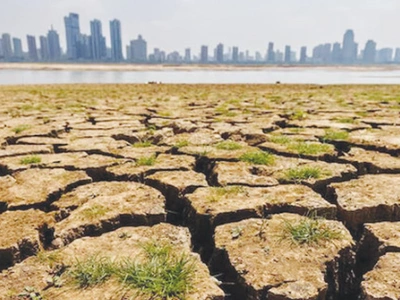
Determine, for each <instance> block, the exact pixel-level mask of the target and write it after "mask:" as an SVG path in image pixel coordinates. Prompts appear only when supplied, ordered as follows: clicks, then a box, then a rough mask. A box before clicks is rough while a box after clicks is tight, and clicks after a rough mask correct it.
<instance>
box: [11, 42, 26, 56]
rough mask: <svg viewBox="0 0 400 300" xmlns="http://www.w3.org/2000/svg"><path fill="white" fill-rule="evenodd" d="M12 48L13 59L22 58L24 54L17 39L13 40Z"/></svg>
mask: <svg viewBox="0 0 400 300" xmlns="http://www.w3.org/2000/svg"><path fill="white" fill-rule="evenodd" d="M13 46H14V57H15V58H16V59H18V60H21V59H23V58H24V52H23V51H22V41H21V39H18V38H13Z"/></svg>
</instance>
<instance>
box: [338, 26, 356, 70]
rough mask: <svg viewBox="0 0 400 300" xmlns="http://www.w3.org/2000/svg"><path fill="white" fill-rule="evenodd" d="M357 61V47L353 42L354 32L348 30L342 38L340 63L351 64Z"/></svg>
mask: <svg viewBox="0 0 400 300" xmlns="http://www.w3.org/2000/svg"><path fill="white" fill-rule="evenodd" d="M356 59H357V45H356V43H355V42H354V32H353V30H351V29H349V30H347V31H346V33H345V34H344V37H343V50H342V63H344V64H352V63H355V62H356Z"/></svg>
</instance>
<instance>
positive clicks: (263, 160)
mask: <svg viewBox="0 0 400 300" xmlns="http://www.w3.org/2000/svg"><path fill="white" fill-rule="evenodd" d="M239 160H240V161H243V162H246V163H249V164H253V165H266V166H270V165H273V164H274V163H275V156H274V155H273V154H271V153H269V152H265V151H255V152H247V153H245V154H243V155H242V156H240V158H239Z"/></svg>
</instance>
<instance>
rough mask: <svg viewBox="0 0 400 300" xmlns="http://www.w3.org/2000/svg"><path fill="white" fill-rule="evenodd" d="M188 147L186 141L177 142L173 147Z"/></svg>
mask: <svg viewBox="0 0 400 300" xmlns="http://www.w3.org/2000/svg"><path fill="white" fill-rule="evenodd" d="M187 146H189V141H188V140H179V141H177V142H176V144H175V145H174V147H175V148H178V149H179V148H183V147H187Z"/></svg>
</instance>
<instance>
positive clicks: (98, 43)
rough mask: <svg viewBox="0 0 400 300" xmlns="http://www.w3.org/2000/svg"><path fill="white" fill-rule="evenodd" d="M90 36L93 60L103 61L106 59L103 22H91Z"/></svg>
mask: <svg viewBox="0 0 400 300" xmlns="http://www.w3.org/2000/svg"><path fill="white" fill-rule="evenodd" d="M90 34H91V41H92V59H93V60H101V59H103V58H104V57H106V55H107V53H106V51H107V49H106V40H105V38H104V36H103V30H102V26H101V22H100V21H99V20H93V21H91V22H90Z"/></svg>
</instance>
